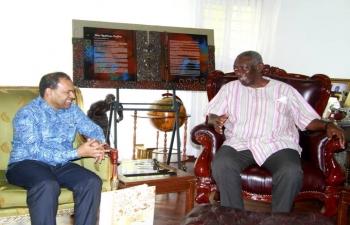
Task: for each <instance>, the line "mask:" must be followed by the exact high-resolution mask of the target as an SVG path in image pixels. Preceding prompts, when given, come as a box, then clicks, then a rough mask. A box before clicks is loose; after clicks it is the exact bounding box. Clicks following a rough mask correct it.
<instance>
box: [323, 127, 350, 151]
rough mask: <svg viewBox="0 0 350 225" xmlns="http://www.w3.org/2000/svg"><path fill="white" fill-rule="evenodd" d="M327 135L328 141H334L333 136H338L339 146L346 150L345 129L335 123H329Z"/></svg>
mask: <svg viewBox="0 0 350 225" xmlns="http://www.w3.org/2000/svg"><path fill="white" fill-rule="evenodd" d="M327 135H328V140H330V139H332V137H333V135H335V136H337V137H338V138H339V144H340V146H341V147H342V148H345V142H346V138H345V132H344V130H343V129H341V128H340V127H338V126H337V125H336V124H334V123H329V124H328V125H327Z"/></svg>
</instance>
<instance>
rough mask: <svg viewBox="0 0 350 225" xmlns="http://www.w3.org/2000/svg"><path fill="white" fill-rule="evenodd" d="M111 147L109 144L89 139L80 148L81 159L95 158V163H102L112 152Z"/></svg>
mask: <svg viewBox="0 0 350 225" xmlns="http://www.w3.org/2000/svg"><path fill="white" fill-rule="evenodd" d="M110 151H111V150H110V147H109V145H108V144H107V143H102V142H100V141H98V140H96V139H87V141H86V142H85V143H84V144H82V145H81V146H80V147H79V148H78V155H79V156H80V157H93V158H95V163H96V162H98V163H101V162H102V160H104V159H105V158H106V157H108V153H109V152H110Z"/></svg>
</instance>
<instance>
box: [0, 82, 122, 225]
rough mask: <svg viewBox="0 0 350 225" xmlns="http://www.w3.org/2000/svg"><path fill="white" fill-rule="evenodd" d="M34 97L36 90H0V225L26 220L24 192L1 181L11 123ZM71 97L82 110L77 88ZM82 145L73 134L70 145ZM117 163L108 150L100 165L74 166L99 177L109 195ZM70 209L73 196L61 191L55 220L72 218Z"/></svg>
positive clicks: (82, 161) (87, 162)
mask: <svg viewBox="0 0 350 225" xmlns="http://www.w3.org/2000/svg"><path fill="white" fill-rule="evenodd" d="M38 95H39V89H38V87H4V86H3V87H0V99H1V101H0V224H5V223H17V222H21V221H26V220H30V217H29V209H28V207H27V203H26V196H27V191H26V190H25V189H23V188H21V187H18V186H15V185H11V184H9V183H8V182H7V181H6V178H5V170H6V168H7V164H8V160H9V157H10V152H11V141H12V139H13V128H12V119H13V117H14V115H15V113H16V112H17V111H18V109H19V108H20V107H22V106H23V105H24V104H27V103H28V102H29V101H31V100H32V99H34V98H36V97H37V96H38ZM75 95H76V99H75V103H76V104H77V105H78V106H79V107H80V108H83V97H82V95H81V92H80V89H79V88H78V87H75ZM83 142H84V137H83V136H82V135H80V134H77V135H76V139H75V142H74V144H73V145H74V146H75V147H76V146H79V145H81V144H82V143H83ZM117 161H118V152H117V151H116V150H115V149H111V153H110V154H109V158H108V159H106V160H103V161H102V163H101V164H99V163H94V159H93V158H81V159H79V160H75V161H74V162H75V163H78V164H79V165H81V166H83V167H85V168H87V169H89V170H92V171H93V172H95V173H96V174H97V175H98V176H100V177H101V179H102V181H103V186H102V191H109V190H111V189H112V190H114V189H117V187H118V179H117ZM73 209H74V201H73V193H72V192H71V191H69V190H68V189H66V188H62V189H61V195H60V196H59V206H58V212H57V216H62V215H72V214H74V210H73Z"/></svg>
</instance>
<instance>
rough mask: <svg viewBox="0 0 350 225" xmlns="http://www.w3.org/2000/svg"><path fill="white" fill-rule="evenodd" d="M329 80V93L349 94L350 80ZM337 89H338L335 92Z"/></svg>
mask: <svg viewBox="0 0 350 225" xmlns="http://www.w3.org/2000/svg"><path fill="white" fill-rule="evenodd" d="M330 79H331V84H332V86H331V91H332V92H346V93H348V92H349V89H350V79H340V78H330ZM337 87H339V89H338V90H337Z"/></svg>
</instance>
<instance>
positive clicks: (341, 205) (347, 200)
mask: <svg viewBox="0 0 350 225" xmlns="http://www.w3.org/2000/svg"><path fill="white" fill-rule="evenodd" d="M348 204H350V193H349V192H346V191H341V192H340V197H339V200H338V212H337V225H345V224H346V219H347V212H348Z"/></svg>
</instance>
